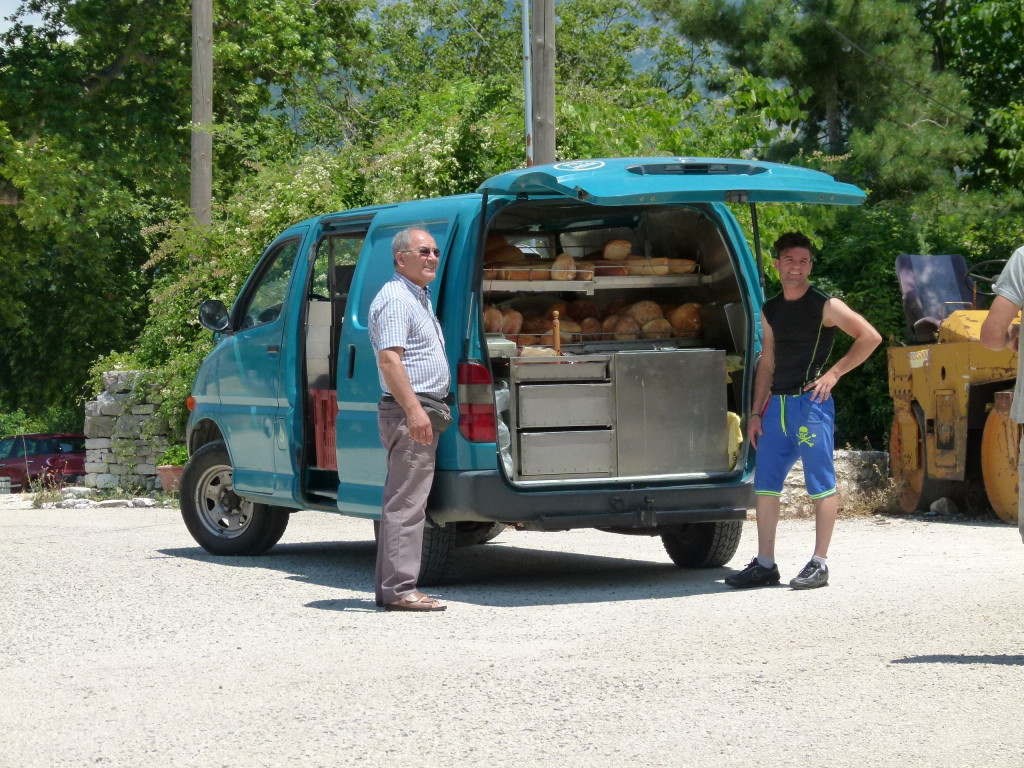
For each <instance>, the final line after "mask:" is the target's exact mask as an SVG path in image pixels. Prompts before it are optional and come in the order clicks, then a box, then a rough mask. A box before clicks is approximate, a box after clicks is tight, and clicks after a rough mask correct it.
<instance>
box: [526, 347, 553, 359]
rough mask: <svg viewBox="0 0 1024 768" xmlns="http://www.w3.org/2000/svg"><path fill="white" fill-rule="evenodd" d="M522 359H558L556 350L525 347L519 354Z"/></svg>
mask: <svg viewBox="0 0 1024 768" xmlns="http://www.w3.org/2000/svg"><path fill="white" fill-rule="evenodd" d="M519 356H520V357H556V356H557V355H556V354H555V350H553V349H552V348H551V347H524V348H523V350H522V351H521V352H520V353H519Z"/></svg>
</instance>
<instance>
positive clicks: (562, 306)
mask: <svg viewBox="0 0 1024 768" xmlns="http://www.w3.org/2000/svg"><path fill="white" fill-rule="evenodd" d="M555 312H557V313H558V316H559V317H561V318H563V319H564V318H565V316H566V315H568V314H569V304H568V302H565V301H556V302H555V303H554V304H552V305H551V306H549V307H548V308H547V309H546V310H545V311H544V316H545V317H554V316H555Z"/></svg>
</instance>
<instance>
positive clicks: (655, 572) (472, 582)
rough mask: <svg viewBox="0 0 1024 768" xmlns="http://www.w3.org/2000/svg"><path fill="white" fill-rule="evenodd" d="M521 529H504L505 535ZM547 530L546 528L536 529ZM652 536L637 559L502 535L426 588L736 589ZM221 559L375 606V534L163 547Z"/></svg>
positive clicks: (640, 592)
mask: <svg viewBox="0 0 1024 768" xmlns="http://www.w3.org/2000/svg"><path fill="white" fill-rule="evenodd" d="M517 535H519V534H505V535H503V537H502V538H506V537H510V536H517ZM537 535H543V534H537ZM661 551H662V550H661V543H660V541H659V540H658V539H656V538H655V539H652V541H651V556H652V560H649V561H648V560H636V559H631V558H622V557H608V556H604V555H591V554H582V553H579V552H553V551H550V550H543V549H533V548H531V547H528V546H523V545H521V544H518V543H517V545H516V546H513V545H512V544H510V543H507V542H504V541H501V540H497V541H492V542H490V543H488V544H483V545H479V546H475V547H467V548H465V549H457V550H455V552H454V553H453V554H452V558H451V562H450V565H449V568H448V573H447V574H446V578H445V581H444V582H443V584H441V585H438V586H435V587H429V588H425V591H428V592H430V593H431V594H436V595H438V596H440V597H441V598H442V599H444V600H452V601H455V602H462V603H472V604H477V605H488V606H502V607H520V606H531V605H565V604H572V603H596V602H609V601H623V600H649V599H658V598H672V597H680V596H685V595H696V594H708V593H714V592H731V591H732V590H729V589H728V588H727V587H726V586H725V585H724V584H723V583H722V579H723V577H724V576H725V575H727V573H729V572H731V571H728V570H727V569H724V568H715V569H699V570H683V569H680V568H677V567H676V566H675V565H673V564H671V563H668V562H665V561H660V562H659V561H657V560H654V559H653V558H654V557H656V556H657V553H660V552H661ZM160 552H161V553H162V554H164V555H167V556H169V557H182V558H188V559H190V560H196V561H200V562H205V563H210V564H211V565H212V566H216V567H230V568H264V569H273V570H277V571H280V572H281V573H284V574H287V576H288V578H292V579H299V580H302V581H305V582H308V583H310V584H318V585H321V586H324V587H327V588H332V589H343V590H352V591H356V592H363V593H366V595H367V598H366V599H365V600H361V599H351V598H339V599H336V600H319V601H316V602H314V603H310V604H309V607H312V608H321V609H324V610H367V609H369V610H375V609H376V606H375V605H374V601H373V571H374V563H375V558H376V545H375V544H374V542H373V541H336V542H319V543H297V544H278V545H277V546H276V547H274V549H272V550H271V551H270V552H268V553H267V554H265V555H260V556H258V557H222V556H218V555H211V554H209V553H208V552H206V551H205V550H203V549H201V548H199V547H194V548H192V547H190V548H178V549H163V550H160Z"/></svg>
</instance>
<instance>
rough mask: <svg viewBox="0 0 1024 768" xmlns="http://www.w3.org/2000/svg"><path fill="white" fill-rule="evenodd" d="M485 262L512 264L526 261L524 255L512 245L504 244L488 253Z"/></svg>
mask: <svg viewBox="0 0 1024 768" xmlns="http://www.w3.org/2000/svg"><path fill="white" fill-rule="evenodd" d="M487 261H497V262H501V263H503V264H504V263H508V262H513V263H514V262H517V261H526V254H525V253H523V252H522V251H521V250H520V249H519V248H516V247H515V246H514V245H510V244H508V243H505V245H501V246H498V247H497V248H495V249H494V250H493V251H488V252H487Z"/></svg>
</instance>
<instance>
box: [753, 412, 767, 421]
mask: <svg viewBox="0 0 1024 768" xmlns="http://www.w3.org/2000/svg"><path fill="white" fill-rule="evenodd" d="M755 416H757V418H759V419H761V421H764V417H763V416H762V415H761V414H760V413H752V414H750V418H754V417H755Z"/></svg>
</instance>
